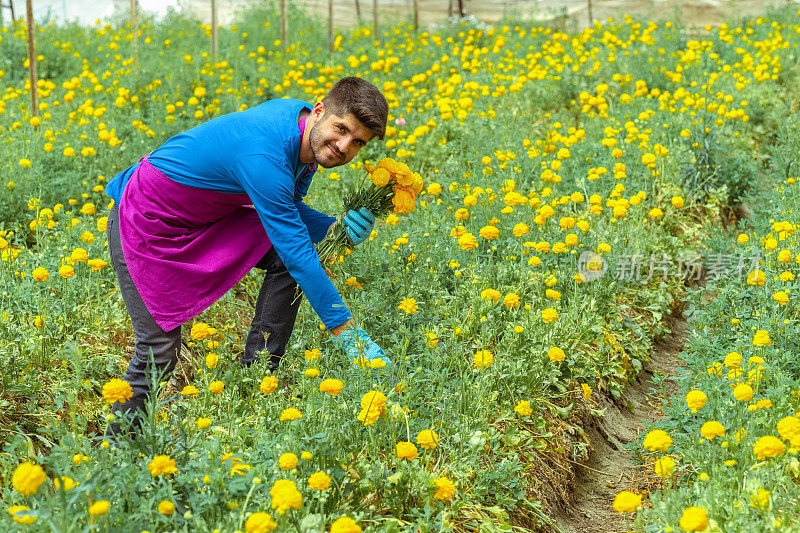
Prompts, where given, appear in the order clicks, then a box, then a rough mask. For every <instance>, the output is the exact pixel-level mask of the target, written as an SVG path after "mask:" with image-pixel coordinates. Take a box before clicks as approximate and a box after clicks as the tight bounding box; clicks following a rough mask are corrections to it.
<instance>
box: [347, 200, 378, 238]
mask: <svg viewBox="0 0 800 533" xmlns="http://www.w3.org/2000/svg"><path fill="white" fill-rule="evenodd" d="M344 226H345V231H347V236H348V237H349V238H350V241H351V242H352V243H353V245H357V244H361V243H362V242H364V240H366V238H367V237H369V236H370V234H371V233H372V228H374V227H375V215H373V214H372V212H371V211H370V210H369V209H367V208H366V207H361V208H359V210H358V211H356V210H355V209H351V210H350V211H348V212H347V214H346V215H345V216H344Z"/></svg>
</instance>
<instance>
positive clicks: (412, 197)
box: [317, 157, 423, 264]
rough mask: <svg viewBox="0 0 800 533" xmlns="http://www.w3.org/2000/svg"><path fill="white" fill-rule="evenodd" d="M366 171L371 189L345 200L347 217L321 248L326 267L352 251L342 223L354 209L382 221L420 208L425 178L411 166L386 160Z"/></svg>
mask: <svg viewBox="0 0 800 533" xmlns="http://www.w3.org/2000/svg"><path fill="white" fill-rule="evenodd" d="M365 168H366V170H367V172H368V175H367V177H369V180H370V183H369V185H366V186H365V185H364V183H363V182H362V185H361V187H359V188H358V190H356V191H353V192H351V193H350V194H349V195H348V196H347V197H346V198H345V199H344V213H343V215H342V216H340V217H337V219H336V223H335V224H334V225H333V227H332V228H331V230H330V231H329V232H328V235H326V236H325V238H324V239H323V240H322V241H321V242H320V243H319V244H317V254H318V255H319V259H320V261H321V262H322V263H323V264H325V263H331V262H333V261H334V260H335V259H336V257H337V256H339V255H340V254H342V253H344V252H345V251H346V250H349V249H351V248H352V243H351V242H350V239H348V237H347V231H346V228H345V225H344V223H343V222H342V218H343V217H344V215H345V214H347V212H348V211H350V210H351V209H353V210H358V209H360V208H362V207H366V208H367V209H369V210H370V211H371V212H372V214H373V215H375V218H376V219H378V218H382V217H385V216H386V215H388V214H389V213H392V212H394V213H396V214H398V215H407V214H409V213H410V212H412V211H413V210H414V209H415V207H416V205H415V203H414V202H415V201H416V199H417V195H419V193H420V192H422V186H423V183H422V176H420V175H419V174H418V173H416V172H412V171H411V169H410V168H408V165H406V164H405V163H403V162H400V161H395V160H394V159H392V158H390V157H386V158H383V159H381V160H380V161H378V164H377V165H376V166H374V167H373V166H371V165H366V167H365ZM364 181H366V178H365V180H364Z"/></svg>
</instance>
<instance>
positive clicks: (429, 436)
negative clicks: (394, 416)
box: [417, 429, 439, 450]
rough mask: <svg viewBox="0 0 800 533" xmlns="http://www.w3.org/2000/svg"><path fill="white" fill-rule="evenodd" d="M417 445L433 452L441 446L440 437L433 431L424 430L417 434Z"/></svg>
mask: <svg viewBox="0 0 800 533" xmlns="http://www.w3.org/2000/svg"><path fill="white" fill-rule="evenodd" d="M417 444H419V445H420V446H421V447H422V448H423V449H425V450H433V449H434V448H436V447H437V446H438V445H439V435H437V434H436V432H435V431H434V430H432V429H423V430H422V431H420V432H419V433H417Z"/></svg>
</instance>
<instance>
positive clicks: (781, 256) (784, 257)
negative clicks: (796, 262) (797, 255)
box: [778, 250, 792, 263]
mask: <svg viewBox="0 0 800 533" xmlns="http://www.w3.org/2000/svg"><path fill="white" fill-rule="evenodd" d="M778 261H780V262H781V263H790V262H791V261H792V252H790V251H789V250H781V251H780V252H778Z"/></svg>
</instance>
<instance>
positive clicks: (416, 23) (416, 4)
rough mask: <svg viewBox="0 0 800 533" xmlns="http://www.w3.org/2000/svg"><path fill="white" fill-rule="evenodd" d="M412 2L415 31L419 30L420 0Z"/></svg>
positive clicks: (412, 0)
mask: <svg viewBox="0 0 800 533" xmlns="http://www.w3.org/2000/svg"><path fill="white" fill-rule="evenodd" d="M411 3H412V5H413V8H414V31H418V30H419V1H418V0H411Z"/></svg>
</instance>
